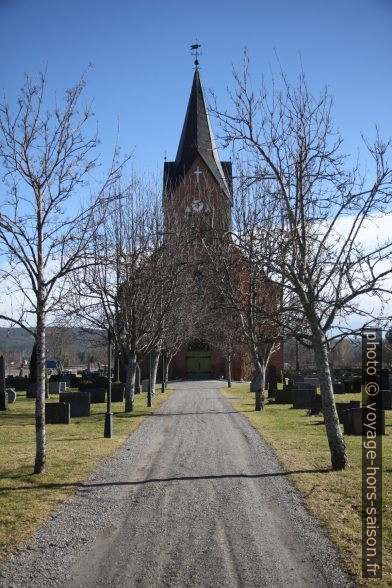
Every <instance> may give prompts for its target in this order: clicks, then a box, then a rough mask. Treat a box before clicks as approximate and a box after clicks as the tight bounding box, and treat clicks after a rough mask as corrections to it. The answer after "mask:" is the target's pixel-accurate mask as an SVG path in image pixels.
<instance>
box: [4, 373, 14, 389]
mask: <svg viewBox="0 0 392 588" xmlns="http://www.w3.org/2000/svg"><path fill="white" fill-rule="evenodd" d="M5 385H6V386H7V388H14V387H15V376H7V377H6V379H5Z"/></svg>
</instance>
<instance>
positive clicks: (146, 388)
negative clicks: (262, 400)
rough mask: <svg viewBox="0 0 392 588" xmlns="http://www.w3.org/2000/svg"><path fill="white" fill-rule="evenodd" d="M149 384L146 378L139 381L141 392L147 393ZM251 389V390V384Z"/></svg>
mask: <svg viewBox="0 0 392 588" xmlns="http://www.w3.org/2000/svg"><path fill="white" fill-rule="evenodd" d="M149 383H150V380H149V379H148V378H146V379H145V380H142V381H141V385H142V390H143V392H148V386H149ZM251 388H252V382H251ZM251 392H252V389H251ZM253 392H256V390H253Z"/></svg>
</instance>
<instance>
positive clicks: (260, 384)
mask: <svg viewBox="0 0 392 588" xmlns="http://www.w3.org/2000/svg"><path fill="white" fill-rule="evenodd" d="M255 368H256V375H255V378H254V380H255V387H256V397H255V410H263V408H264V389H265V369H266V364H265V363H264V362H262V361H260V360H257V361H255Z"/></svg>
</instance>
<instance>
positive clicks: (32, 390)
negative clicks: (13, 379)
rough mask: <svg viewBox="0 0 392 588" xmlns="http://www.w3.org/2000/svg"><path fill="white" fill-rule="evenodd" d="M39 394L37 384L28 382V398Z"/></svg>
mask: <svg viewBox="0 0 392 588" xmlns="http://www.w3.org/2000/svg"><path fill="white" fill-rule="evenodd" d="M36 396H37V384H27V387H26V398H35V397H36Z"/></svg>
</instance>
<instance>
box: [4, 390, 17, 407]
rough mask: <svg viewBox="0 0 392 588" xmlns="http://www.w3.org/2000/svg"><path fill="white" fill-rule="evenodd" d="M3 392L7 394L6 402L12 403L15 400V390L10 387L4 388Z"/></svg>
mask: <svg viewBox="0 0 392 588" xmlns="http://www.w3.org/2000/svg"><path fill="white" fill-rule="evenodd" d="M5 393H6V394H7V395H8V404H14V402H15V400H16V392H15V390H12V388H6V390H5Z"/></svg>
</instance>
